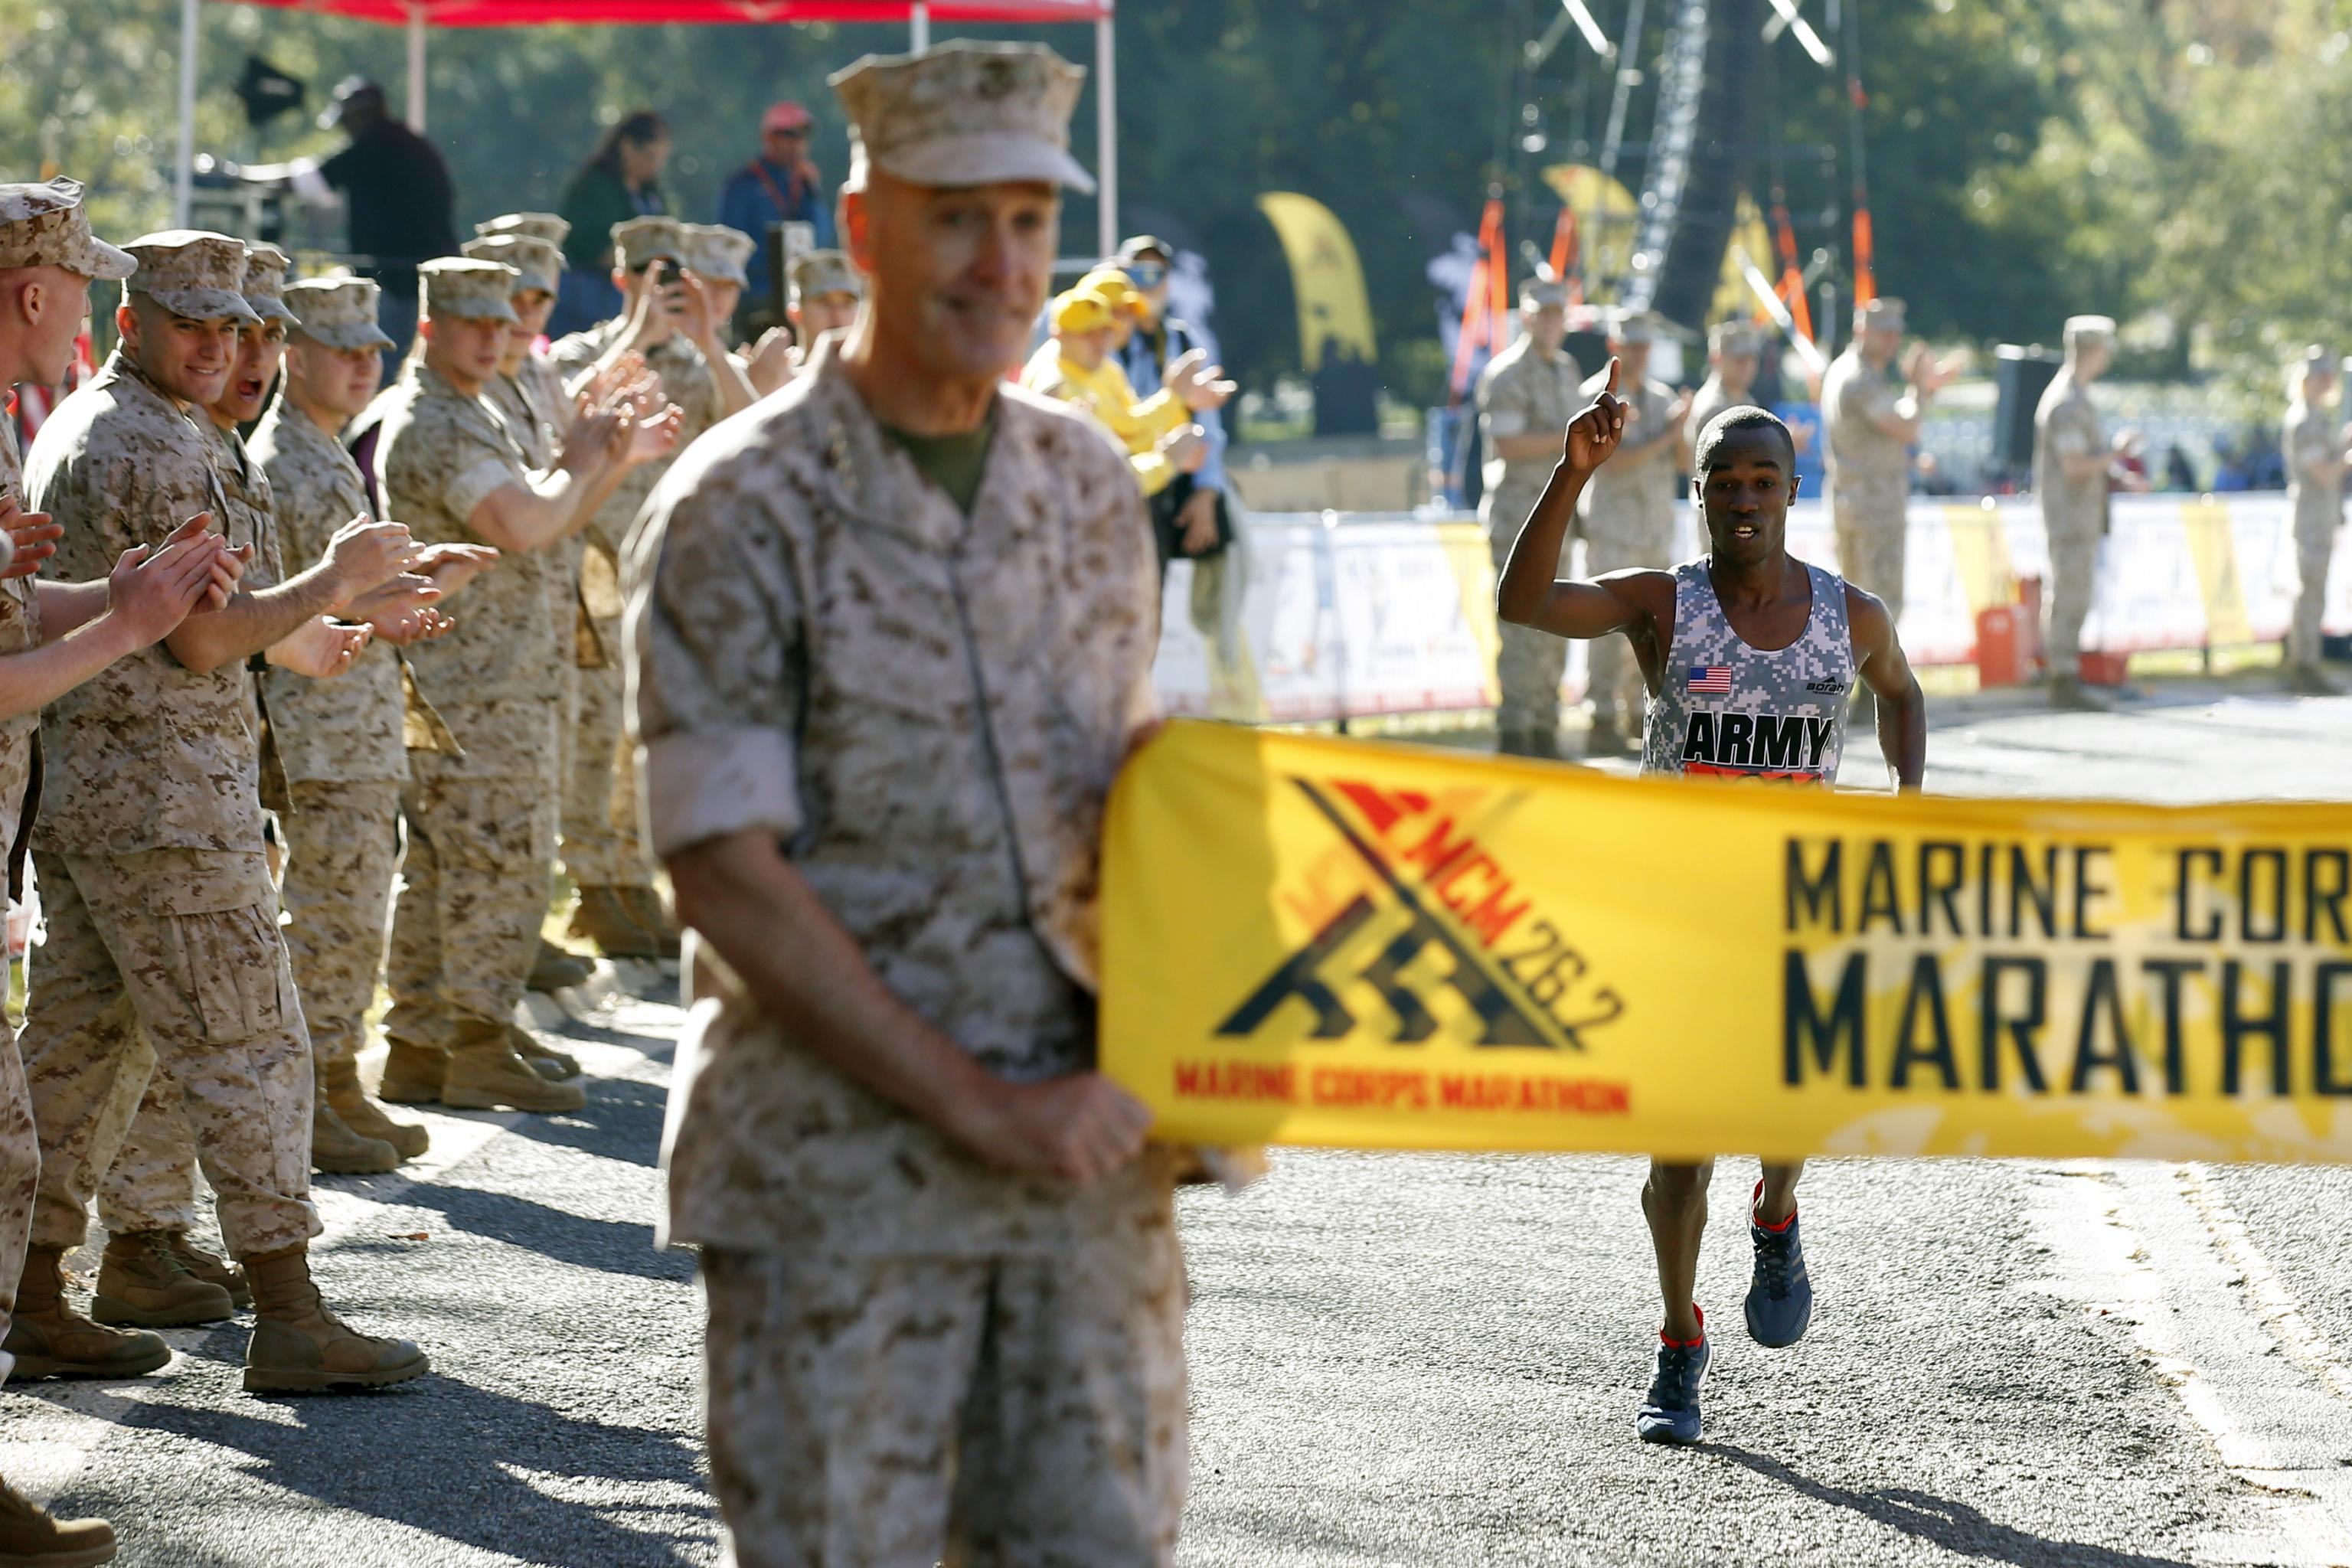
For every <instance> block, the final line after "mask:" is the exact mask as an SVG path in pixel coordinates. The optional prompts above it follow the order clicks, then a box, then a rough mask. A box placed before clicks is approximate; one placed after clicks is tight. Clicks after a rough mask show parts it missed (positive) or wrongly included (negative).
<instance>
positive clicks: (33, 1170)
mask: <svg viewBox="0 0 2352 1568" xmlns="http://www.w3.org/2000/svg"><path fill="white" fill-rule="evenodd" d="M40 1184H41V1140H40V1136H39V1134H37V1133H36V1132H35V1131H33V1101H32V1098H31V1096H30V1095H28V1094H27V1093H26V1090H25V1064H24V1061H23V1059H22V1058H19V1057H18V1056H17V1055H16V1030H15V1029H14V1028H13V1027H11V1026H10V1025H9V1023H8V1016H7V1014H6V1013H5V1012H0V1338H5V1337H6V1335H7V1332H8V1321H9V1319H11V1318H12V1317H14V1316H15V1315H16V1281H17V1280H19V1279H23V1278H24V1277H25V1248H26V1245H27V1244H28V1243H30V1242H31V1240H32V1239H33V1194H34V1192H35V1191H36V1189H37V1188H38V1187H39V1186H40ZM9 1364H10V1363H9V1360H8V1357H7V1356H6V1354H5V1352H0V1382H5V1381H6V1379H7V1375H8V1366H9Z"/></svg>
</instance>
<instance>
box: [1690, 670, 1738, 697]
mask: <svg viewBox="0 0 2352 1568" xmlns="http://www.w3.org/2000/svg"><path fill="white" fill-rule="evenodd" d="M1690 689H1692V690H1693V691H1696V692H1700V693H1702V694H1704V693H1710V692H1711V693H1714V694H1716V695H1717V696H1724V697H1728V696H1729V695H1730V694H1731V666H1729V665H1727V664H1695V665H1693V666H1691V672H1690Z"/></svg>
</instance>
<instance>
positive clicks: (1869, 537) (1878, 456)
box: [1822, 299, 1934, 620]
mask: <svg viewBox="0 0 2352 1568" xmlns="http://www.w3.org/2000/svg"><path fill="white" fill-rule="evenodd" d="M1903 331H1904V319H1903V301H1902V300H1891V299H1879V300H1872V301H1871V302H1870V303H1868V304H1867V305H1864V306H1862V307H1861V308H1860V309H1858V310H1855V311H1854V315H1853V342H1850V343H1848V344H1847V345H1846V348H1845V352H1844V353H1842V354H1840V355H1838V357H1837V358H1836V359H1835V360H1834V361H1832V363H1831V364H1830V368H1829V374H1826V375H1824V376H1823V377H1822V426H1823V429H1824V431H1825V432H1826V435H1827V437H1828V446H1827V447H1826V449H1825V451H1824V454H1823V468H1824V470H1825V475H1826V492H1827V495H1828V499H1829V507H1830V521H1831V523H1832V526H1833V527H1834V528H1835V529H1836V530H1837V547H1838V570H1839V571H1840V572H1842V573H1843V574H1844V575H1845V580H1846V581H1847V582H1849V583H1852V584H1854V585H1855V586H1856V587H1859V588H1862V589H1864V590H1866V591H1867V592H1869V593H1872V594H1875V595H1877V596H1878V597H1879V599H1880V600H1882V601H1883V602H1884V603H1885V605H1886V608H1887V610H1888V612H1889V613H1890V614H1892V615H1894V616H1895V617H1896V618H1897V619H1898V620H1899V619H1900V618H1901V616H1902V614H1903V574H1904V569H1905V568H1904V560H1905V549H1904V545H1905V536H1906V530H1907V527H1908V521H1907V511H1908V508H1909V505H1910V496H1911V444H1912V443H1913V442H1914V441H1916V439H1917V438H1918V426H1919V420H1920V417H1921V416H1922V415H1923V414H1925V412H1926V410H1927V404H1928V403H1929V402H1930V401H1931V400H1932V399H1933V397H1934V389H1933V387H1932V385H1931V384H1927V383H1925V382H1923V383H1922V384H1920V385H1919V386H1917V387H1916V388H1914V389H1913V390H1912V391H1910V392H1908V393H1906V392H1905V391H1904V390H1903V389H1902V387H1901V386H1900V384H1898V379H1897V377H1896V376H1895V351H1896V350H1898V349H1900V348H1901V347H1902V346H1903Z"/></svg>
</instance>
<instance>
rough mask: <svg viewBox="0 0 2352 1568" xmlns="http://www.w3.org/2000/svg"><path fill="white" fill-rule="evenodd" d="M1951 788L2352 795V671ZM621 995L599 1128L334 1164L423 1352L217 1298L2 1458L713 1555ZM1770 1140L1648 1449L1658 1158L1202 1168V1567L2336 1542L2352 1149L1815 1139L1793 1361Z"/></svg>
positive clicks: (535, 1550) (184, 1564)
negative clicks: (166, 1362)
mask: <svg viewBox="0 0 2352 1568" xmlns="http://www.w3.org/2000/svg"><path fill="white" fill-rule="evenodd" d="M1867 750H1868V748H1867V742H1866V741H1864V743H1863V744H1862V745H1861V746H1858V747H1856V748H1855V750H1854V753H1853V755H1851V756H1850V758H1849V764H1848V776H1849V779H1850V780H1851V781H1854V782H1864V781H1866V780H1867V778H1868V777H1869V776H1870V775H1872V774H1873V773H1874V772H1875V769H1874V764H1873V763H1872V760H1871V758H1870V757H1869V756H1868V755H1867ZM1931 784H1933V785H1934V786H1935V787H1937V788H1941V789H1948V790H1954V791H1962V792H1968V793H1985V794H2034V795H2126V796H2137V797H2141V798H2147V799H2155V800H2168V801H2169V800H2191V799H2207V798H2216V797H2248V796H2255V795H2266V796H2281V797H2320V798H2334V799H2344V798H2347V797H2352V700H2323V701H2292V700H2284V699H2280V698H2276V697H2273V696H2267V695H2264V694H2263V691H2262V689H2261V688H2260V687H2259V685H2257V684H2254V683H2252V682H2248V683H2242V684H2239V685H2235V686H2231V685H2213V686H2206V687H2196V686H2174V687H2169V688H2168V689H2166V690H2165V691H2164V692H2163V693H2162V694H2161V695H2160V696H2155V697H2144V698H2143V699H2141V700H2137V701H2135V702H2134V703H2132V704H2131V706H2130V707H2129V709H2128V710H2126V711H2122V712H2117V713H2114V714H2104V715H2095V716H2087V717H2067V716H2055V715H2050V714H2046V713H2036V712H2031V711H2025V710H2019V709H2017V708H2016V707H2015V706H2014V705H2011V706H2010V707H2007V708H2004V707H2002V706H2000V705H1999V704H1987V703H1982V702H1979V703H1975V704H1941V705H1939V708H1938V712H1937V735H1936V739H1935V741H1934V743H1933V747H1932V750H1931ZM619 978H620V979H621V980H622V981H623V982H624V984H625V985H626V986H629V987H633V988H635V990H638V991H642V992H646V993H649V995H648V996H647V997H646V998H645V999H640V998H638V997H636V996H633V995H629V994H625V993H624V992H622V991H615V990H600V991H599V992H598V994H596V995H595V996H593V997H590V998H576V999H575V1005H574V1007H573V1012H574V1014H576V1015H577V1016H571V1017H566V1018H564V1019H562V1021H561V1022H560V1023H557V1024H555V1025H554V1026H555V1028H556V1031H557V1032H560V1033H562V1034H563V1035H565V1036H567V1037H569V1039H570V1041H571V1042H572V1044H571V1045H570V1046H569V1047H568V1048H572V1049H573V1050H575V1051H576V1052H577V1054H579V1055H580V1056H581V1057H582V1058H583V1060H585V1061H586V1063H587V1064H588V1066H589V1068H590V1070H591V1072H592V1073H593V1075H594V1078H593V1081H592V1085H591V1089H590V1096H589V1103H588V1107H587V1109H586V1110H585V1111H583V1112H582V1113H581V1114H579V1115H576V1116H570V1117H562V1118H542V1117H517V1116H495V1115H446V1116H436V1117H434V1118H433V1130H434V1136H435V1140H436V1148H435V1151H434V1152H433V1154H432V1155H430V1156H428V1157H427V1160H426V1161H425V1163H424V1164H423V1165H422V1167H421V1168H417V1169H414V1170H412V1171H408V1172H404V1173H401V1174H400V1175H398V1176H394V1177H383V1178H333V1179H328V1180H324V1181H322V1182H321V1200H322V1207H323V1208H324V1210H325V1213H326V1216H327V1220H328V1225H329V1233H328V1236H327V1237H326V1238H325V1239H324V1240H323V1241H322V1243H321V1244H320V1249H319V1252H318V1264H319V1272H320V1278H321V1280H322V1282H323V1283H324V1285H325V1287H326V1289H327V1291H328V1294H329V1298H330V1300H331V1301H333V1302H334V1303H335V1304H336V1305H337V1306H338V1307H339V1308H340V1309H341V1310H343V1311H344V1312H345V1313H346V1315H347V1316H349V1317H351V1318H352V1319H353V1320H354V1321H357V1322H359V1323H361V1324H362V1326H365V1327H370V1328H375V1329H379V1330H394V1331H399V1332H401V1333H404V1334H407V1335H410V1336H412V1337H414V1338H415V1339H417V1340H418V1341H420V1342H424V1343H425V1345H426V1346H427V1347H428V1348H429V1349H431V1350H432V1352H434V1355H435V1357H436V1370H437V1372H438V1373H439V1375H437V1376H436V1377H433V1378H430V1379H427V1380H425V1381H422V1382H419V1383H415V1384H409V1385H406V1386H404V1387H402V1388H397V1389H393V1390H388V1391H384V1392H383V1393H379V1394H373V1395H368V1396H364V1397H359V1398H307V1399H287V1400H256V1399H250V1398H247V1397H246V1396H245V1395H244V1394H241V1393H240V1392H238V1391H237V1387H236V1367H237V1362H238V1358H239V1356H240V1354H241V1350H242V1344H243V1340H244V1330H243V1329H242V1328H241V1327H239V1328H227V1329H222V1330H218V1331H184V1332H179V1333H175V1334H174V1335H173V1339H174V1342H175V1343H176V1344H177V1345H178V1347H179V1349H180V1350H181V1352H183V1353H182V1354H181V1356H180V1357H179V1358H178V1359H177V1360H175V1361H174V1362H173V1364H172V1365H171V1366H170V1367H169V1368H168V1369H166V1370H165V1371H164V1372H163V1373H161V1374H158V1375H156V1376H154V1377H151V1378H146V1379H140V1380H134V1381H128V1382H124V1383H120V1384H82V1385H68V1384H25V1385H19V1386H14V1387H10V1388H8V1389H7V1390H5V1392H0V1473H5V1474H6V1475H7V1477H8V1478H9V1479H12V1480H14V1481H16V1482H17V1483H18V1484H20V1485H22V1486H25V1487H26V1489H28V1490H30V1491H32V1492H33V1493H34V1494H35V1495H36V1496H37V1497H40V1498H43V1499H45V1500H54V1501H55V1502H56V1503H57V1504H58V1506H59V1507H60V1508H61V1509H62V1510H65V1511H68V1512H71V1513H77V1514H79V1513H103V1514H106V1515H108V1516H110V1518H112V1519H113V1520H114V1521H115V1523H116V1526H117V1528H118V1530H120V1531H121V1532H122V1534H123V1536H124V1539H125V1546H124V1550H123V1552H122V1555H121V1559H120V1561H121V1562H122V1563H132V1564H142V1565H153V1568H214V1565H218V1568H312V1565H316V1568H374V1565H378V1564H383V1565H398V1568H440V1565H444V1564H447V1565H457V1564H465V1565H468V1568H472V1565H477V1564H492V1563H498V1564H505V1563H534V1564H550V1565H554V1568H625V1565H637V1564H646V1565H651V1564H671V1563H713V1562H716V1561H717V1560H718V1555H719V1553H718V1545H717V1532H716V1526H715V1521H714V1517H713V1510H712V1508H711V1504H710V1500H709V1495H708V1492H707V1489H706V1485H705V1477H704V1474H703V1470H702V1466H701V1458H700V1451H699V1443H698V1422H699V1408H698V1352H699V1310H700V1309H699V1303H698V1298H697V1293H696V1290H695V1288H694V1285H693V1281H692V1272H691V1268H690V1267H689V1264H688V1259H687V1258H685V1257H683V1256H681V1255H678V1254H663V1253H657V1252H656V1251H655V1250H654V1249H653V1247H652V1245H651V1236H650V1229H649V1221H650V1216H651V1215H652V1214H653V1212H654V1209H655V1206H656V1203H657V1201H658V1195H659V1184H658V1178H657V1173H656V1171H655V1169H654V1157H655V1151H656V1143H657V1141H658V1137H659V1131H660V1123H661V1114H662V1099H663V1094H664V1086H665V1083H666V1080H667V1073H668V1068H669V1063H670V1055H671V1050H672V1044H671V1042H672V1039H673V1037H674V1036H675V1033H676V1030H677V1025H678V1022H679V1016H678V1013H677V1009H676V1007H675V1005H674V1001H675V993H674V990H671V989H669V988H668V987H667V985H666V984H663V983H662V982H661V981H660V980H659V978H658V977H657V976H654V975H651V974H648V973H644V972H635V973H630V974H626V975H623V976H621V977H619ZM550 1021H551V1022H552V1020H550ZM1752 1173H1753V1166H1752V1164H1751V1163H1747V1162H1743V1161H1738V1160H1727V1161H1726V1162H1725V1163H1724V1164H1723V1167H1722V1170H1721V1172H1720V1173H1719V1175H1718V1182H1717V1200H1718V1201H1717V1211H1718V1215H1720V1216H1721V1219H1720V1220H1719V1223H1718V1227H1717V1232H1716V1234H1715V1236H1714V1237H1712V1238H1711V1246H1710V1250H1709V1252H1708V1255H1707V1258H1706V1265H1705V1268H1704V1269H1703V1272H1702V1278H1701V1292H1700V1300H1701V1301H1702V1303H1704V1304H1706V1305H1707V1306H1709V1307H1710V1309H1711V1315H1712V1316H1713V1317H1714V1320H1715V1322H1716V1326H1717V1362H1716V1368H1715V1372H1714V1373H1713V1375H1712V1377H1711V1378H1710V1380H1709V1386H1708V1400H1707V1413H1708V1436H1709V1441H1708V1443H1707V1444H1706V1446H1705V1447H1701V1448H1700V1449H1697V1450H1696V1451H1668V1450H1661V1449H1657V1448H1653V1447H1644V1446H1643V1445H1641V1444H1639V1443H1637V1442H1635V1441H1634V1440H1633V1408H1634V1406H1635V1405H1636V1404H1637V1403H1638V1401H1639V1399H1640V1397H1641V1394H1642V1390H1643V1385H1644V1384H1645V1383H1646V1381H1647V1373H1648V1357H1649V1346H1650V1343H1651V1340H1650V1331H1651V1330H1652V1328H1653V1327H1654V1285H1653V1283H1652V1280H1651V1277H1650V1270H1649V1263H1648V1252H1647V1246H1646V1240H1645V1237H1644V1234H1643V1229H1642V1226H1641V1219H1640V1215H1639V1213H1638V1211H1637V1209H1636V1206H1635V1201H1634V1200H1635V1192H1636V1189H1637V1187H1638V1185H1639V1183H1640V1167H1639V1165H1638V1164H1637V1163H1634V1162H1632V1161H1625V1160H1616V1159H1587V1158H1559V1157H1553V1158H1519V1157H1471V1156H1428V1157H1422V1156H1411V1157H1407V1156H1393V1155H1391V1156H1363V1155H1349V1154H1338V1153H1321V1152H1285V1153H1283V1154H1281V1155H1279V1156H1278V1157H1277V1164H1276V1172H1275V1173H1274V1175H1273V1176H1272V1177H1271V1178H1270V1179H1268V1180H1267V1181H1265V1182H1264V1183H1262V1184H1259V1185H1258V1186H1257V1187H1255V1188H1254V1189H1252V1190H1250V1191H1249V1192H1247V1193H1244V1194H1242V1195H1240V1196H1239V1197H1229V1196H1227V1195H1225V1194H1222V1193H1219V1192H1213V1191H1209V1192H1199V1193H1188V1194H1186V1195H1185V1196H1184V1198H1183V1199H1182V1213H1183V1221H1184V1230H1185V1237H1186V1242H1187V1246H1188V1248H1189V1255H1190V1259H1191V1268H1192V1288H1193V1296H1194V1300H1193V1310H1192V1321H1191V1334H1190V1347H1191V1355H1192V1375H1193V1401H1192V1403H1193V1459H1194V1463H1193V1482H1192V1502H1191V1506H1190V1509H1189V1511H1188V1514H1187V1521H1186V1536H1185V1542H1184V1546H1183V1549H1182V1552H1181V1562H1182V1563H1185V1564H1186V1565H1187V1568H1228V1565H1230V1568H1243V1565H1249V1568H1259V1565H1267V1568H1271V1565H1276V1564H1279V1565H1283V1568H1291V1565H1305V1564H1314V1565H1322V1564H1331V1565H1339V1564H1375V1563H1378V1564H1412V1565H1437V1564H1462V1565H1465V1568H1467V1565H1472V1564H1481V1565H1483V1564H1505V1563H1587V1562H1590V1563H1742V1564H1745V1563H1803V1564H1838V1565H1841V1568H1846V1565H1864V1564H1888V1565H1894V1564H1904V1565H1909V1564H1920V1563H2009V1564H2020V1565H2025V1564H2032V1565H2041V1564H2053V1565H2057V1564H2063V1565H2069V1568H2156V1565H2159V1564H2177V1563H2195V1564H2205V1563H2217V1564H2218V1563H2280V1564H2298V1565H2300V1564H2326V1563H2352V1225H2347V1216H2352V1171H2315V1170H2294V1169H2261V1168H2222V1167H2189V1166H2180V1167H2174V1166H2161V1165H2145V1164H2142V1165H2130V1164H2122V1165H2102V1164H2094V1163H2083V1164H2079V1165H2069V1166H2059V1165H2052V1164H2037V1163H1992V1162H1967V1161H1932V1162H1901V1161H1836V1162H1824V1163H1819V1164H1817V1165H1816V1166H1815V1167H1814V1168H1813V1169H1812V1171H1811V1174H1810V1175H1809V1177H1808V1180H1807V1184H1806V1186H1805V1189H1804V1205H1805V1208H1804V1213H1805V1227H1806V1239H1807V1250H1808V1254H1809V1257H1810V1258H1811V1262H1812V1267H1813V1275H1814V1279H1815V1282H1816V1287H1817V1289H1818V1290H1819V1292H1820V1308H1819V1311H1818V1313H1817V1316H1816V1319H1815V1323H1814V1327H1813V1330H1812V1332H1811V1334H1810V1335H1809V1336H1808V1337H1807V1339H1806V1340H1805V1342H1803V1343H1802V1344H1801V1346H1799V1347H1797V1348H1795V1349H1793V1350H1790V1351H1785V1352H1764V1351H1760V1350H1759V1349H1757V1348H1756V1347H1754V1346H1753V1345H1751V1344H1750V1343H1748V1341H1747V1339H1746V1337H1745V1335H1744V1333H1743V1332H1742V1331H1741V1329H1740V1326H1739V1322H1738V1300H1739V1297H1740V1295H1741V1293H1742V1291H1743V1289H1744V1288H1745V1279H1746V1273H1745V1269H1746V1244H1745V1239H1744V1237H1742V1236H1741V1234H1740V1232H1739V1228H1738V1215H1739V1211H1740V1208H1741V1205H1742V1200H1743V1199H1744V1197H1745V1195H1746V1193H1747V1189H1748V1183H1749V1182H1750V1180H1752Z"/></svg>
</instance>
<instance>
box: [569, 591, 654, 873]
mask: <svg viewBox="0 0 2352 1568" xmlns="http://www.w3.org/2000/svg"><path fill="white" fill-rule="evenodd" d="M596 631H597V635H598V636H599V637H601V638H602V639H603V641H604V647H606V648H607V649H609V650H611V651H610V653H609V654H608V655H607V658H606V659H605V662H604V664H602V665H599V666H597V667H596V668H593V669H582V670H579V671H577V672H576V673H577V674H578V676H579V678H580V679H579V692H580V696H579V712H578V717H577V718H576V719H574V720H573V721H572V754H571V759H570V766H571V776H570V777H569V778H568V779H567V780H566V781H565V784H564V791H563V868H564V869H565V870H567V871H569V872H570V873H571V874H572V881H574V882H575V883H577V884H579V885H580V886H581V887H583V888H624V887H627V888H650V887H652V886H653V881H654V875H653V861H652V860H651V859H650V858H647V856H646V851H645V847H644V845H642V844H641V843H639V842H638V839H637V786H636V764H635V759H634V756H633V754H632V753H631V752H630V750H629V748H628V746H627V745H626V744H625V739H624V736H623V733H622V731H623V725H622V710H623V707H624V705H625V703H626V701H627V694H626V691H625V683H626V679H627V677H626V672H625V671H624V670H623V668H621V663H620V657H619V650H620V647H621V623H620V622H619V621H617V620H615V621H612V622H604V621H599V622H598V623H597V625H596Z"/></svg>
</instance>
